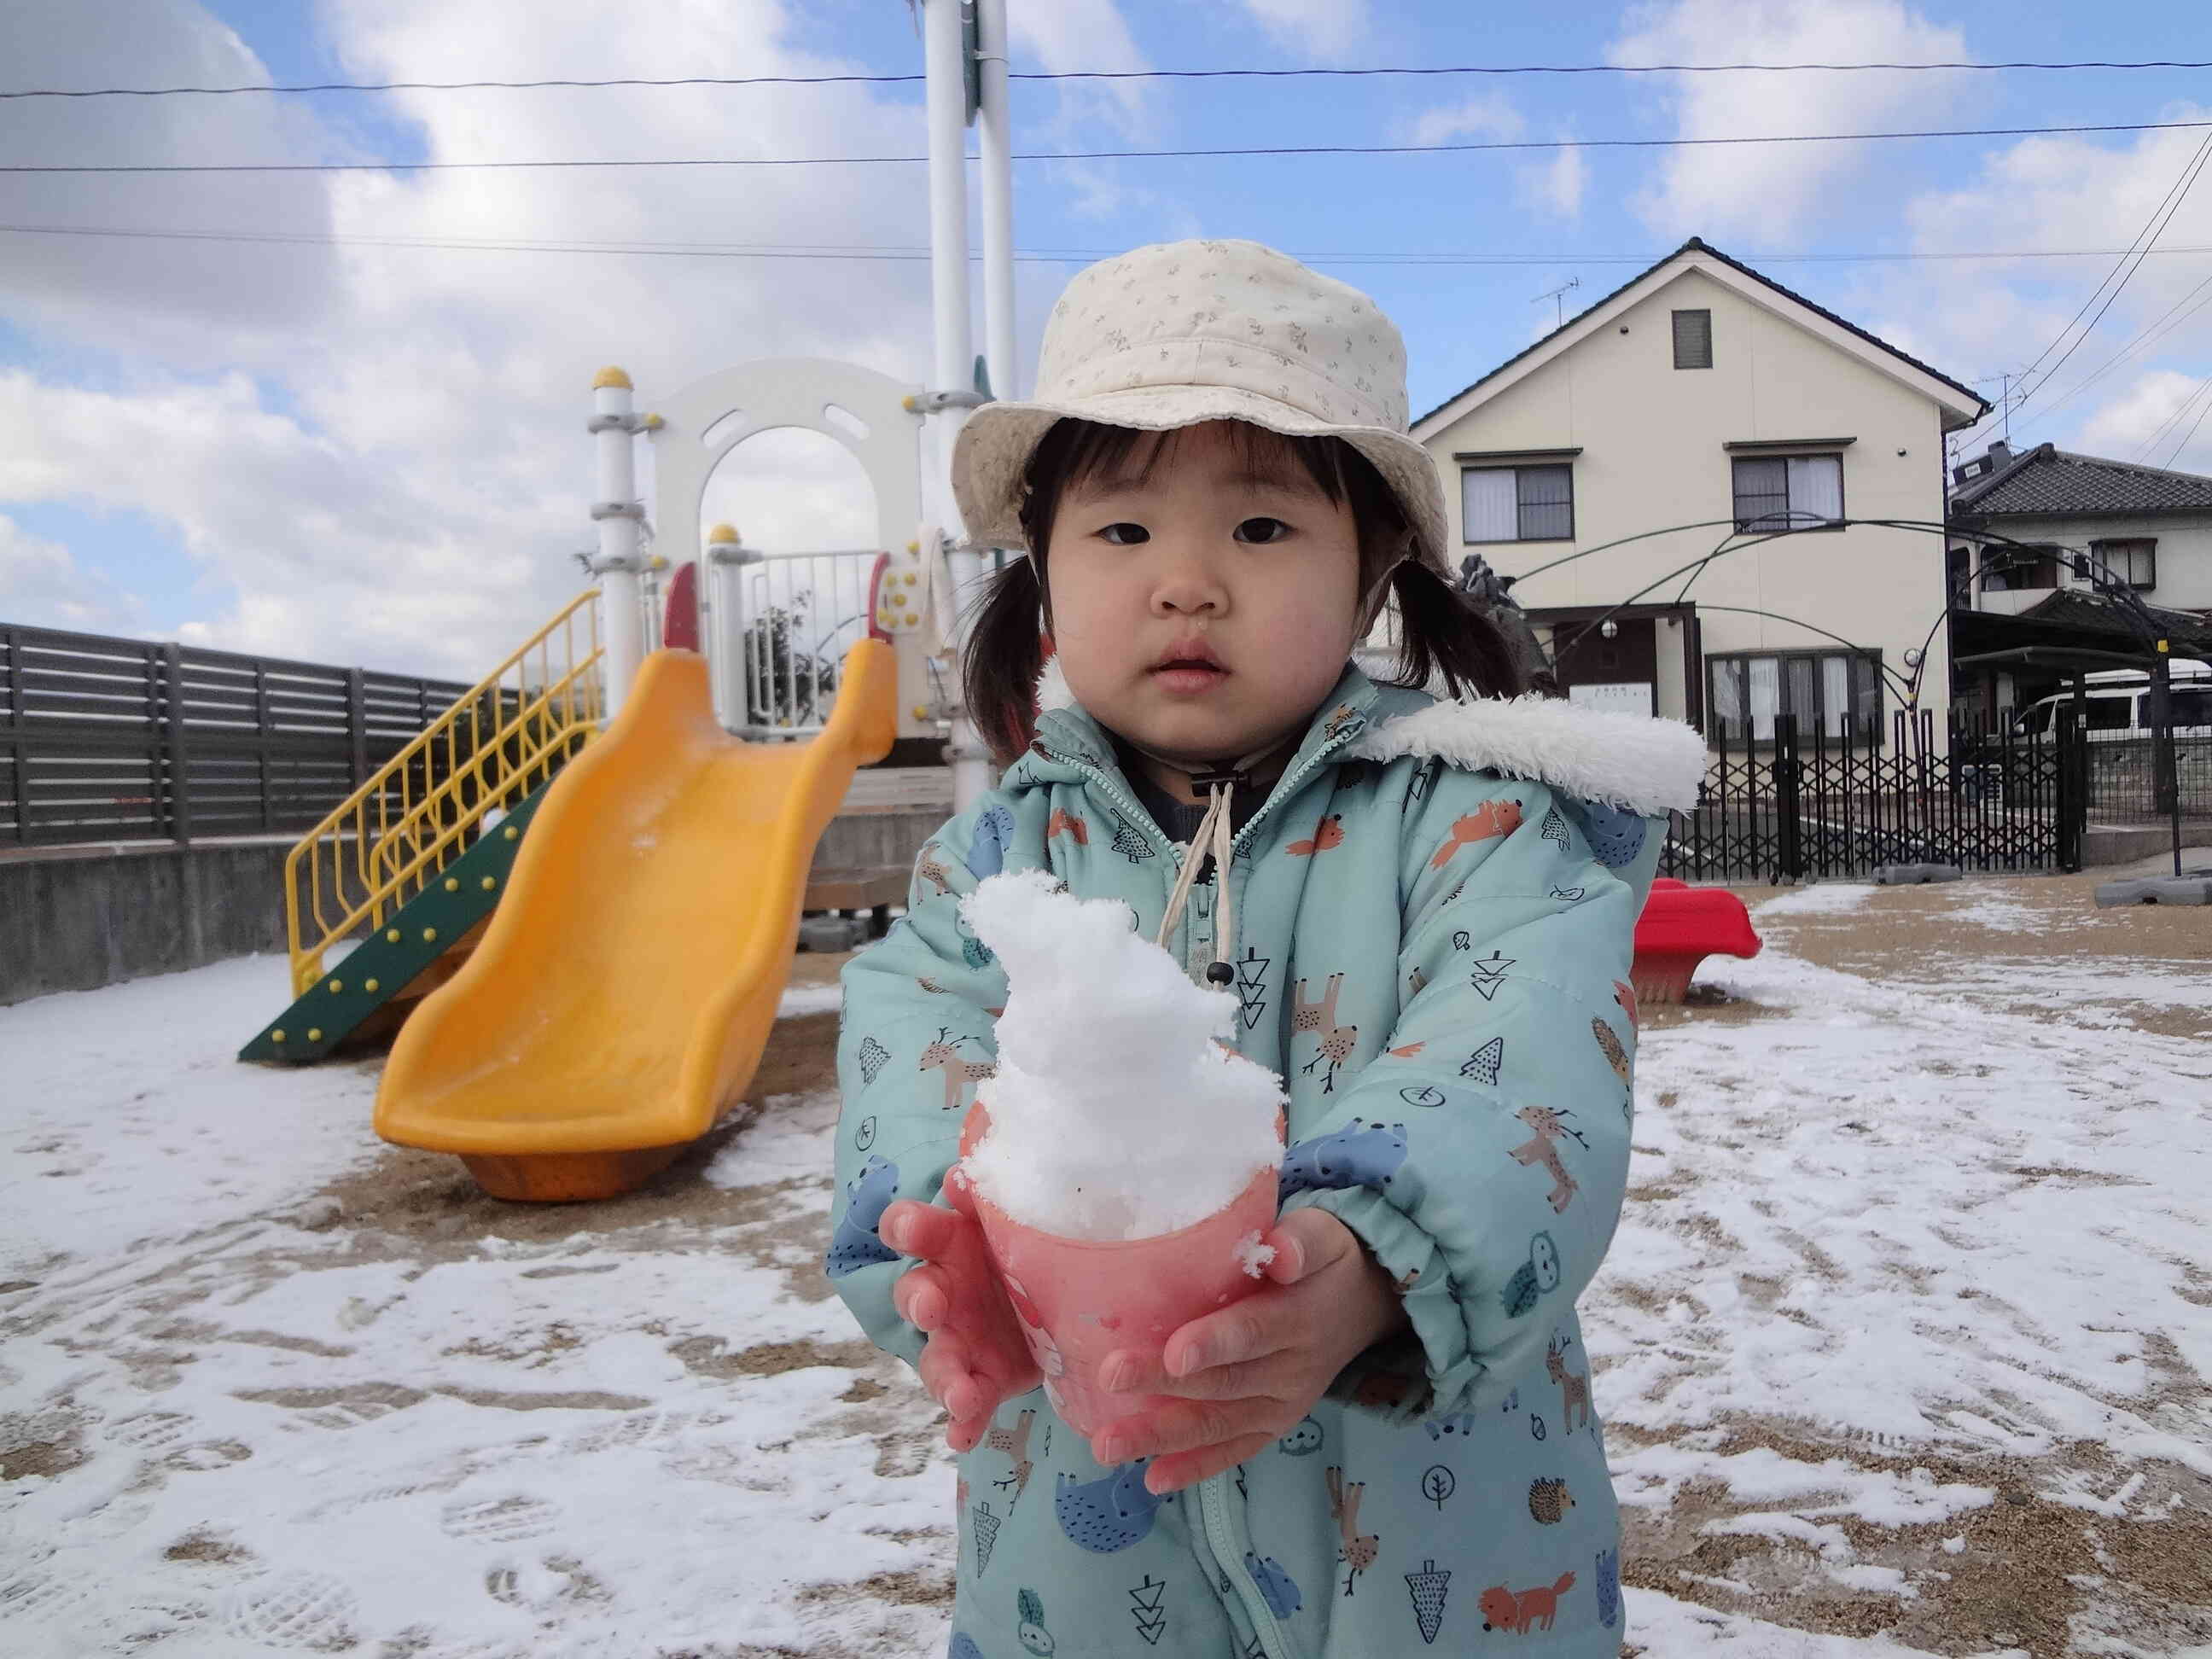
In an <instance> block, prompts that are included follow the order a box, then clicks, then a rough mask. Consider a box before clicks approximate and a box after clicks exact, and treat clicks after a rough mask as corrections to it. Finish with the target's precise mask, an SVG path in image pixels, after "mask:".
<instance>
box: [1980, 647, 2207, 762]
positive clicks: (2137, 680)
mask: <svg viewBox="0 0 2212 1659" xmlns="http://www.w3.org/2000/svg"><path fill="white" fill-rule="evenodd" d="M2167 672H2168V674H2169V675H2170V676H2171V677H2172V683H2173V735H2174V736H2175V737H2177V738H2212V662H2198V661H2196V660H2194V659H2190V658H2184V657H2177V658H2175V659H2173V661H2172V664H2171V665H2169V666H2168V668H2167ZM2084 690H2085V696H2084V702H2085V703H2086V705H2087V707H2086V709H2085V712H2084V722H2085V724H2086V725H2087V727H2088V731H2089V741H2090V742H2092V743H2119V742H2124V741H2130V740H2134V741H2147V740H2148V739H2149V738H2150V737H2151V736H2152V735H2153V733H2152V730H2151V691H2150V673H2149V671H2148V670H2147V669H2141V668H2113V669H2106V670H2105V671H2101V672H2099V673H2094V674H2090V675H2088V676H2087V677H2086V685H2085V688H2084ZM2073 701H2074V693H2073V692H2072V691H2071V690H2066V691H2061V692H2058V693H2057V694H2055V695H2053V696H2048V697H2043V698H2040V699H2039V700H2038V701H2036V702H2033V703H2030V704H2029V705H2028V707H2027V712H2026V713H2025V714H2021V717H2020V719H2019V720H2018V722H2017V723H2016V724H2015V726H2014V730H2015V731H2017V732H2021V734H2022V735H2024V736H2028V737H2038V738H2047V737H2049V736H2051V734H2052V733H2053V732H2057V729H2058V711H2059V710H2060V709H2061V708H2064V707H2066V706H2067V705H2069V704H2070V703H2071V702H2073Z"/></svg>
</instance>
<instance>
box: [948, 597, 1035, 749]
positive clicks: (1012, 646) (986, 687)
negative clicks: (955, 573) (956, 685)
mask: <svg viewBox="0 0 2212 1659" xmlns="http://www.w3.org/2000/svg"><path fill="white" fill-rule="evenodd" d="M1043 608H1044V607H1043V595H1042V593H1041V592H1039V591H1038V588H1037V575H1036V561H1035V560H1033V559H1029V558H1015V559H1011V560H1009V561H1008V562H1007V563H1006V567H1005V568H1003V569H1001V570H1000V572H999V573H998V574H997V575H995V576H994V577H993V578H992V580H991V586H990V587H989V589H988V591H987V592H985V593H984V595H983V597H982V598H981V599H980V600H978V601H977V602H976V605H975V620H974V622H973V623H970V624H969V629H968V645H967V650H966V652H965V653H964V654H965V659H966V660H965V662H964V663H963V668H962V680H963V684H962V687H961V690H962V692H963V695H964V696H966V698H967V702H968V713H969V718H970V719H972V720H974V721H975V731H976V732H977V734H978V735H979V736H980V737H981V738H982V739H983V741H984V742H985V743H987V744H989V745H990V748H991V761H992V763H993V764H994V765H995V766H997V767H999V768H1000V769H1005V768H1006V767H1009V766H1012V764H1013V763H1014V762H1015V761H1016V760H1017V759H1018V758H1019V757H1020V756H1021V754H1022V751H1023V750H1025V749H1027V748H1028V747H1029V746H1030V739H1031V738H1033V737H1035V736H1036V683H1037V676H1038V675H1039V674H1040V673H1042V671H1043V670H1044V641H1043V639H1042V635H1041V633H1040V629H1041V626H1042V616H1043Z"/></svg>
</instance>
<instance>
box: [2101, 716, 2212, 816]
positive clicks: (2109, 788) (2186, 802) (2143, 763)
mask: <svg viewBox="0 0 2212 1659" xmlns="http://www.w3.org/2000/svg"><path fill="white" fill-rule="evenodd" d="M2085 747H2086V749H2087V757H2086V758H2087V771H2088V785H2087V793H2088V811H2089V817H2090V821H2091V822H2092V823H2100V824H2111V825H2116V826H2120V827H2128V826H2142V825H2153V824H2160V823H2166V822H2167V821H2168V819H2169V818H2170V817H2172V812H2173V805H2174V803H2173V802H2172V799H2171V798H2170V797H2169V796H2168V794H2167V793H2166V787H2165V786H2164V777H2165V767H2164V766H2163V765H2162V764H2161V763H2160V760H2159V757H2158V744H2157V743H2156V741H2155V740H2154V739H2153V738H2106V737H2104V736H2102V735H2101V734H2100V733H2098V732H2090V733H2089V734H2088V738H2087V744H2086V745H2085ZM2173 781H2174V787H2175V789H2176V790H2177V791H2179V795H2180V801H2179V805H2180V811H2181V816H2182V817H2184V818H2206V817H2212V738H2203V737H2177V738H2174V739H2173Z"/></svg>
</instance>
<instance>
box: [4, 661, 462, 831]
mask: <svg viewBox="0 0 2212 1659" xmlns="http://www.w3.org/2000/svg"><path fill="white" fill-rule="evenodd" d="M468 689H469V688H468V687H467V686H465V685H463V684H458V683H454V682H450V681H444V680H425V679H416V678H410V677H409V676H406V675H400V674H377V673H371V672H368V671H366V670H363V669H359V668H332V667H327V666H325V665H321V664H317V663H301V662H287V661H283V660H281V659H276V658H271V657H247V656H237V655H234V654H232V653H228V652H222V651H202V650H197V649H194V648H191V647H184V646H178V645H163V644H155V643H150V642H149V641H143V640H118V639H108V638H105V637H103V636H101V635H95V634H71V633H64V632H61V631H59V630H57V629H44V628H21V627H14V626H9V625H6V624H0V847H6V846H11V845H12V846H27V845H34V844H46V845H52V844H56V843H62V842H91V841H146V840H179V841H182V840H189V839H191V838H192V837H195V836H246V835H260V834H269V833H289V832H296V831H301V830H305V829H309V828H311V827H313V825H314V824H315V823H317V822H319V820H320V819H321V818H322V817H324V815H325V814H326V813H327V812H329V811H330V810H331V808H332V807H334V806H336V805H337V804H338V803H339V802H340V801H342V800H343V799H345V798H346V797H347V796H348V795H349V794H351V793H353V791H354V790H355V789H356V788H357V787H360V786H361V784H362V783H363V782H365V781H367V780H368V776H369V775H370V774H372V773H373V772H374V771H375V770H376V769H378V768H379V767H380V766H382V765H383V764H384V763H386V761H388V760H390V759H391V758H392V756H394V755H395V754H397V753H398V751H399V750H401V749H402V748H404V746H405V745H406V744H407V743H408V742H409V741H410V739H411V738H414V737H415V735H416V733H417V732H420V731H422V728H423V727H424V726H428V724H429V723H430V722H431V721H432V720H435V719H436V718H437V717H438V716H439V715H440V714H442V713H444V712H445V710H446V709H447V708H448V707H450V706H451V705H452V704H453V702H455V700H457V699H458V698H459V697H460V696H462V695H463V694H464V693H465V692H466V691H467V690H468Z"/></svg>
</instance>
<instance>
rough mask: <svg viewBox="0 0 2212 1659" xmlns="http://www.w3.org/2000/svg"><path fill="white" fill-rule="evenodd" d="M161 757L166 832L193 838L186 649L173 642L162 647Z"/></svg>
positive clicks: (174, 837)
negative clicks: (166, 801)
mask: <svg viewBox="0 0 2212 1659" xmlns="http://www.w3.org/2000/svg"><path fill="white" fill-rule="evenodd" d="M161 731H162V744H161V748H162V754H163V756H164V757H165V760H166V763H167V770H168V775H169V833H170V836H172V837H173V839H175V840H177V841H179V842H190V841H191V838H192V791H191V754H190V751H189V750H188V749H187V748H186V746H185V648H184V647H182V646H181V645H179V644H177V643H175V642H174V641H171V642H170V643H169V644H167V645H165V646H163V647H161Z"/></svg>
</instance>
